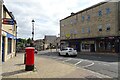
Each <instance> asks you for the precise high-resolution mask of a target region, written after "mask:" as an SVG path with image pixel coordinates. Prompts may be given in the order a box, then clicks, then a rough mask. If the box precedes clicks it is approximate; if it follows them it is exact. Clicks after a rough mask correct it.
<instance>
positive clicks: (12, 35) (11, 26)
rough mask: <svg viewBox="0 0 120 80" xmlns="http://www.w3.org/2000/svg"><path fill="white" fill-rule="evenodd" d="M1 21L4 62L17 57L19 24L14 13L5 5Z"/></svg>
mask: <svg viewBox="0 0 120 80" xmlns="http://www.w3.org/2000/svg"><path fill="white" fill-rule="evenodd" d="M1 19H2V21H1V22H2V27H1V32H2V33H1V43H2V44H1V46H2V47H1V49H2V50H1V52H2V61H3V62H4V61H7V60H8V59H10V58H12V57H14V56H15V55H16V36H17V33H16V31H17V23H16V20H15V17H14V16H13V14H12V12H9V11H8V9H7V8H6V6H5V5H2V18H1Z"/></svg>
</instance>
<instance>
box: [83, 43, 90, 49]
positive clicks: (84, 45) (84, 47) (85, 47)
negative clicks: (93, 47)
mask: <svg viewBox="0 0 120 80" xmlns="http://www.w3.org/2000/svg"><path fill="white" fill-rule="evenodd" d="M89 48H90V45H89V44H84V43H82V49H85V50H86V49H89Z"/></svg>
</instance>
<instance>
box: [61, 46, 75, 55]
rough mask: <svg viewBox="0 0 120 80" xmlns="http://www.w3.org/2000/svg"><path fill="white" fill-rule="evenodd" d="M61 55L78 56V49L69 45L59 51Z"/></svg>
mask: <svg viewBox="0 0 120 80" xmlns="http://www.w3.org/2000/svg"><path fill="white" fill-rule="evenodd" d="M59 55H65V56H77V51H76V50H74V49H73V48H70V47H67V48H64V49H62V50H60V51H59Z"/></svg>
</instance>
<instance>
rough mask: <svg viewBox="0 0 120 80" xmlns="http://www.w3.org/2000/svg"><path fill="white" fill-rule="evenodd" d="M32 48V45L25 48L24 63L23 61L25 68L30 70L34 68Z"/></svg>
mask: <svg viewBox="0 0 120 80" xmlns="http://www.w3.org/2000/svg"><path fill="white" fill-rule="evenodd" d="M34 50H35V48H33V47H27V48H25V52H26V63H25V70H26V71H32V70H34Z"/></svg>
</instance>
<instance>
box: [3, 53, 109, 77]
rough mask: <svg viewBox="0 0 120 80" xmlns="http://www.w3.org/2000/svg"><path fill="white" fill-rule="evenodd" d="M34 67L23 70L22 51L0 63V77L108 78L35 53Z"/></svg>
mask: <svg viewBox="0 0 120 80" xmlns="http://www.w3.org/2000/svg"><path fill="white" fill-rule="evenodd" d="M34 65H35V69H34V70H33V71H25V64H24V53H18V54H17V56H16V57H14V58H11V59H9V60H8V61H7V62H4V63H2V78H109V77H108V76H105V75H102V74H100V73H97V72H93V71H90V70H87V69H84V68H80V67H79V68H77V67H76V66H74V65H72V64H66V63H63V62H60V61H56V60H54V59H50V58H46V57H42V56H41V57H38V56H37V54H35V64H34Z"/></svg>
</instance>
